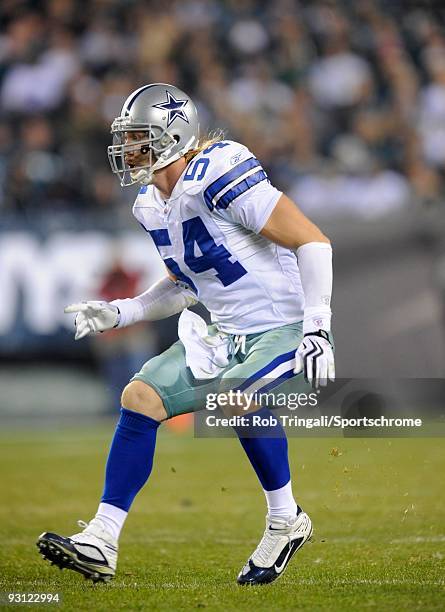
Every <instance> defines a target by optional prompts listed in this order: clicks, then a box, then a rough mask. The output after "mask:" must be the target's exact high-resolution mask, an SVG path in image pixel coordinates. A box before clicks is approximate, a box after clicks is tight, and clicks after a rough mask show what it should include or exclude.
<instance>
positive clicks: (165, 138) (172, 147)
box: [108, 83, 199, 187]
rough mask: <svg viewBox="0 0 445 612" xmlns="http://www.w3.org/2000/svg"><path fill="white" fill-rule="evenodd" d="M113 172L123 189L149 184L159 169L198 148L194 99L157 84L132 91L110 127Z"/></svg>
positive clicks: (179, 91)
mask: <svg viewBox="0 0 445 612" xmlns="http://www.w3.org/2000/svg"><path fill="white" fill-rule="evenodd" d="M111 133H112V134H113V144H112V145H111V146H109V147H108V159H109V162H110V166H111V170H112V171H113V173H114V174H116V175H117V176H118V177H119V181H120V184H121V185H122V186H123V187H124V186H128V185H133V184H134V183H141V184H143V185H149V184H150V183H152V181H153V175H154V173H155V172H156V171H157V170H160V169H161V168H164V167H165V166H168V165H170V164H171V163H173V162H174V161H176V160H177V159H179V158H180V157H182V156H183V155H184V154H185V153H186V152H187V151H189V150H190V149H192V148H193V147H194V146H196V145H197V143H198V140H199V124H198V120H197V112H196V108H195V105H194V104H193V102H192V100H191V99H190V98H189V97H188V96H187V95H186V94H185V93H184V92H182V91H181V90H179V89H177V88H176V87H174V86H172V85H166V84H165V85H164V84H162V83H156V84H153V85H146V86H144V87H141V88H139V89H138V90H136V91H135V92H133V93H132V94H131V95H130V96H129V97H128V98H127V100H126V101H125V103H124V106H123V107H122V111H121V114H120V116H119V117H117V118H116V119H115V120H114V121H113V123H112V125H111Z"/></svg>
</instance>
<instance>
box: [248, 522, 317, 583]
mask: <svg viewBox="0 0 445 612" xmlns="http://www.w3.org/2000/svg"><path fill="white" fill-rule="evenodd" d="M311 535H312V523H311V519H310V518H309V517H308V515H307V514H306V513H305V512H303V511H300V512H299V513H298V515H297V517H296V518H293V519H291V520H286V519H284V518H278V517H277V518H275V517H270V516H269V515H267V516H266V530H265V532H264V535H263V537H262V538H261V541H260V543H259V544H258V546H257V548H256V550H255V552H254V553H253V555H252V556H251V557H250V559H249V560H248V561H247V563H246V565H245V566H244V567H243V569H242V570H241V572H240V573H239V575H238V579H237V582H238V584H267V583H269V582H273V581H274V580H276V579H277V578H279V577H280V576H281V575H282V574H283V573H284V570H285V569H286V567H287V565H288V563H289V561H290V560H291V558H292V557H293V555H294V554H295V553H296V552H297V550H299V549H300V548H301V547H302V546H303V544H305V542H307V541H308V540H309V538H310V537H311Z"/></svg>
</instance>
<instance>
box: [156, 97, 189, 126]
mask: <svg viewBox="0 0 445 612" xmlns="http://www.w3.org/2000/svg"><path fill="white" fill-rule="evenodd" d="M165 93H166V94H167V101H166V102H162V103H161V104H153V107H154V108H160V109H161V110H166V111H168V121H167V127H169V126H170V125H171V124H172V123H173V121H174V120H175V119H176V117H178V118H179V119H183V120H184V121H186V122H187V123H189V120H188V117H187V115H186V114H185V111H184V107H185V106H186V104H187V103H188V100H176V98H175V96H174V95H173V94H171V93H170V92H169V91H167V90H166V91H165Z"/></svg>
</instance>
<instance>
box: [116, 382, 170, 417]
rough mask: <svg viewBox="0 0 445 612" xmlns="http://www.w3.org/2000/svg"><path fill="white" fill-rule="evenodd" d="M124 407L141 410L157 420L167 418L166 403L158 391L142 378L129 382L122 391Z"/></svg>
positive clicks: (134, 410) (136, 410) (135, 410)
mask: <svg viewBox="0 0 445 612" xmlns="http://www.w3.org/2000/svg"><path fill="white" fill-rule="evenodd" d="M121 402H122V407H123V408H126V409H127V410H133V412H140V413H141V414H144V415H145V416H149V417H150V418H152V419H154V420H155V421H163V420H164V419H166V418H167V413H166V411H165V408H164V405H163V403H162V400H161V398H160V397H159V395H158V393H156V391H155V390H154V389H153V388H152V387H150V386H149V385H146V384H145V383H143V382H142V381H140V380H133V381H132V382H130V383H128V385H127V386H126V387H125V389H124V390H123V392H122V399H121Z"/></svg>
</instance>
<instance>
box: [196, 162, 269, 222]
mask: <svg viewBox="0 0 445 612" xmlns="http://www.w3.org/2000/svg"><path fill="white" fill-rule="evenodd" d="M257 167H258V168H261V164H260V162H259V161H258V160H257V159H256V158H255V157H249V159H246V160H245V161H243V162H241V163H240V164H238V165H237V166H235V167H234V168H232V169H231V170H229V171H228V172H226V173H225V174H223V175H222V176H220V177H219V178H218V179H216V181H213V183H211V184H210V185H209V186H208V187H207V189H206V190H205V191H204V201H205V203H206V204H207V206H208V207H209V209H210V210H213V208H214V205H213V202H212V200H213V198H214V197H215V196H216V195H217V194H218V193H219V192H220V191H222V190H223V189H225V188H226V187H228V186H229V185H231V183H234V185H233V187H234V186H235V185H236V179H238V178H239V177H240V176H242V175H243V174H245V173H246V172H248V171H249V170H252V168H257Z"/></svg>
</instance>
